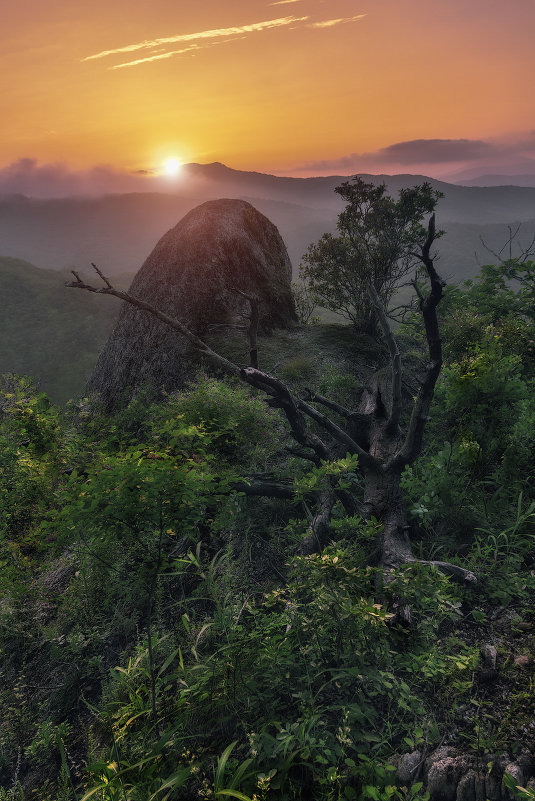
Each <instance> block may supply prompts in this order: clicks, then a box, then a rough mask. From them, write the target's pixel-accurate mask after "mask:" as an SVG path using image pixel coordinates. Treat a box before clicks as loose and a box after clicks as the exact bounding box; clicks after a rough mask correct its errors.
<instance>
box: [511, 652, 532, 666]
mask: <svg viewBox="0 0 535 801" xmlns="http://www.w3.org/2000/svg"><path fill="white" fill-rule="evenodd" d="M530 661H531V660H530V658H529V656H528V655H527V654H521V655H520V656H515V665H516V666H517V667H519V668H525V667H528V665H529V663H530Z"/></svg>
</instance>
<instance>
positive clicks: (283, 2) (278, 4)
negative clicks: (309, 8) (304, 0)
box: [269, 0, 301, 6]
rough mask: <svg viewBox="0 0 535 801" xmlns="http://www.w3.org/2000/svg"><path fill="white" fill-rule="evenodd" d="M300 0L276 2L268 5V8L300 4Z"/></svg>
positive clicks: (279, 0) (280, 0) (278, 0)
mask: <svg viewBox="0 0 535 801" xmlns="http://www.w3.org/2000/svg"><path fill="white" fill-rule="evenodd" d="M300 2H301V0H277V2H276V3H270V4H269V5H270V6H287V5H289V4H290V3H300Z"/></svg>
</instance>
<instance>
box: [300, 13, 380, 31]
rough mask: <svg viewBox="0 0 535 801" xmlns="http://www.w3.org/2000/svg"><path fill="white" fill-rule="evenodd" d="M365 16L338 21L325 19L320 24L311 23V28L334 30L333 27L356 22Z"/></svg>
mask: <svg viewBox="0 0 535 801" xmlns="http://www.w3.org/2000/svg"><path fill="white" fill-rule="evenodd" d="M365 16H366V14H357V15H356V16H354V17H339V18H338V19H326V20H323V21H320V22H311V23H310V27H311V28H334V26H335V25H343V24H345V23H346V22H357V20H359V19H362V18H363V17H365Z"/></svg>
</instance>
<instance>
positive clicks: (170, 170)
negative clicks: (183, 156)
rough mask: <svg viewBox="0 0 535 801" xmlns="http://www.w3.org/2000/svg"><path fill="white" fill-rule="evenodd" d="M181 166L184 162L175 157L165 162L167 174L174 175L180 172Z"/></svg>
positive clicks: (164, 168) (164, 169)
mask: <svg viewBox="0 0 535 801" xmlns="http://www.w3.org/2000/svg"><path fill="white" fill-rule="evenodd" d="M181 167H182V162H181V161H179V160H178V159H176V158H174V157H173V158H170V159H167V161H165V162H164V165H163V171H164V173H165V174H166V175H169V176H171V177H173V176H174V175H176V174H177V173H178V171H179V170H180V168H181Z"/></svg>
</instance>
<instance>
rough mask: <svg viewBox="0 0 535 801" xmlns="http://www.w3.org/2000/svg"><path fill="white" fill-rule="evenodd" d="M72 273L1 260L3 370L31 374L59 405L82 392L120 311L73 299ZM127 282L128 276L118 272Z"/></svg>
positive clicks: (86, 297) (0, 368)
mask: <svg viewBox="0 0 535 801" xmlns="http://www.w3.org/2000/svg"><path fill="white" fill-rule="evenodd" d="M68 277H69V273H67V272H66V273H58V272H57V271H56V270H41V269H38V268H37V267H34V266H33V265H32V264H28V262H24V261H21V260H20V259H11V258H8V257H2V258H0V294H1V296H2V321H1V323H0V329H1V336H0V372H1V373H6V372H13V373H18V374H20V375H30V376H32V377H33V378H34V379H35V380H36V381H37V382H38V383H39V386H40V388H41V389H43V390H44V391H45V392H47V393H49V394H50V395H51V397H52V398H53V399H54V400H55V401H56V402H58V403H66V401H68V400H69V399H70V398H75V397H79V396H80V395H82V394H83V393H84V387H85V384H86V381H87V379H88V377H89V375H90V373H91V370H92V369H93V365H94V363H95V359H96V356H97V354H98V351H99V350H100V348H101V347H102V345H103V344H104V342H105V341H106V339H107V337H108V334H109V332H110V330H111V327H112V325H113V321H114V319H115V316H116V314H117V310H118V304H117V303H116V302H114V301H110V302H109V303H102V302H100V301H99V300H98V299H97V298H94V297H91V296H90V295H84V296H81V295H80V296H78V295H77V296H76V297H72V293H69V291H68V290H67V289H66V288H65V286H64V284H65V282H66V281H67V279H68ZM116 280H117V284H118V286H125V285H126V286H128V285H129V283H130V276H117V279H116Z"/></svg>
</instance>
